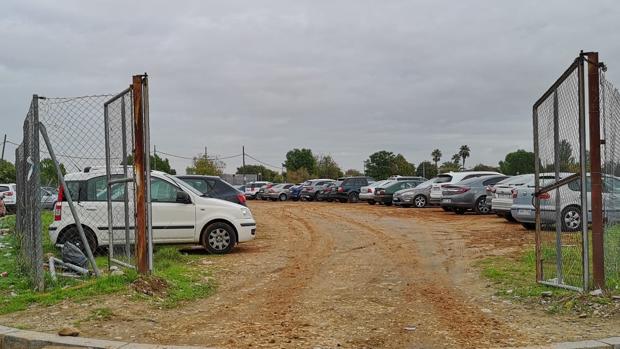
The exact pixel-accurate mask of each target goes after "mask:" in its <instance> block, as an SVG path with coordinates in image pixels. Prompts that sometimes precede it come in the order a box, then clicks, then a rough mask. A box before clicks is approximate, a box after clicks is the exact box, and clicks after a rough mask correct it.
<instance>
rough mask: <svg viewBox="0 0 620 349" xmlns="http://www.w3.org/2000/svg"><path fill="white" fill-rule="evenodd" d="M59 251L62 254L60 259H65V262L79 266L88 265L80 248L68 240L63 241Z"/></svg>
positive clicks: (85, 266) (84, 266)
mask: <svg viewBox="0 0 620 349" xmlns="http://www.w3.org/2000/svg"><path fill="white" fill-rule="evenodd" d="M60 253H61V255H62V260H63V261H65V263H70V264H73V265H77V266H78V267H81V268H87V267H88V258H86V256H85V255H84V253H83V252H82V250H80V248H79V247H77V246H75V245H74V244H72V243H70V242H68V241H67V242H65V243H64V244H63V245H62V248H61V249H60Z"/></svg>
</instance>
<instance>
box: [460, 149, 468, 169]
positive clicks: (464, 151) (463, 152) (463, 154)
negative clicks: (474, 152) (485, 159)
mask: <svg viewBox="0 0 620 349" xmlns="http://www.w3.org/2000/svg"><path fill="white" fill-rule="evenodd" d="M469 152H470V150H469V146H468V145H462V146H461V149H460V150H459V155H460V156H461V159H463V168H465V159H467V158H468V157H469Z"/></svg>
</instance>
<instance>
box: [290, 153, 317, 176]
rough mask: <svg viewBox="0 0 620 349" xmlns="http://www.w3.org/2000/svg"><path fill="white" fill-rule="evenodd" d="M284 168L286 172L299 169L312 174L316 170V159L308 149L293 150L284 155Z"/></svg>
mask: <svg viewBox="0 0 620 349" xmlns="http://www.w3.org/2000/svg"><path fill="white" fill-rule="evenodd" d="M284 166H285V167H286V170H287V171H295V170H299V169H300V168H305V169H306V170H307V171H308V173H314V171H315V169H316V159H315V158H314V156H313V155H312V150H310V149H305V148H302V149H297V148H295V149H293V150H289V152H288V153H286V161H285V162H284Z"/></svg>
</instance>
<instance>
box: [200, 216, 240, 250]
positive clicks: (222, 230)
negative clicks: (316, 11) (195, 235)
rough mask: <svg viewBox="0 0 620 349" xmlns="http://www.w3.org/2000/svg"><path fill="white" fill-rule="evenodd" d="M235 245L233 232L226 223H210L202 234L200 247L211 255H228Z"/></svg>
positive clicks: (235, 239)
mask: <svg viewBox="0 0 620 349" xmlns="http://www.w3.org/2000/svg"><path fill="white" fill-rule="evenodd" d="M236 243H237V238H236V235H235V230H234V229H233V227H231V226H230V224H228V223H224V222H215V223H211V224H209V225H208V226H207V227H206V228H205V230H204V232H203V234H202V246H204V248H205V249H206V250H207V251H208V252H209V253H211V254H226V253H229V252H230V251H232V249H233V248H234V247H235V244H236Z"/></svg>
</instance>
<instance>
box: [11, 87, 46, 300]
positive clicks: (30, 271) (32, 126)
mask: <svg viewBox="0 0 620 349" xmlns="http://www.w3.org/2000/svg"><path fill="white" fill-rule="evenodd" d="M23 137H24V138H23V141H22V143H21V145H20V146H19V147H18V148H17V150H16V151H15V160H16V161H15V165H16V174H17V178H16V185H17V193H16V196H17V197H16V200H17V201H16V205H17V217H16V230H15V233H16V236H17V241H18V244H19V250H20V253H19V255H18V257H17V258H19V265H20V267H21V268H22V270H23V271H24V273H25V274H27V275H28V277H29V280H30V282H31V284H32V287H33V288H34V289H35V290H38V291H42V290H43V289H44V272H43V244H42V238H43V236H42V235H41V191H40V190H41V189H40V178H39V177H40V166H39V110H38V97H37V96H36V95H35V96H33V97H32V102H31V103H30V108H29V110H28V114H27V115H26V120H24V128H23Z"/></svg>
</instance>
